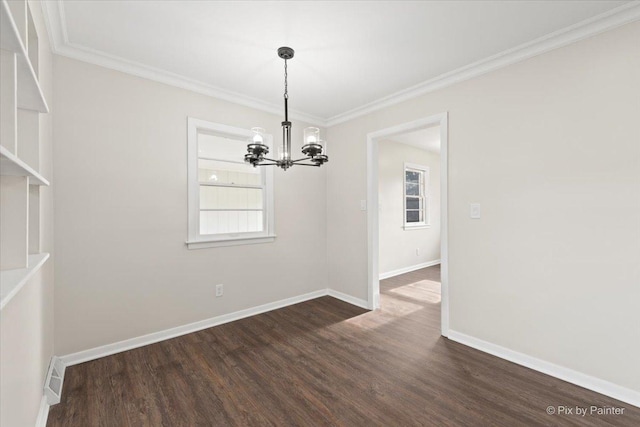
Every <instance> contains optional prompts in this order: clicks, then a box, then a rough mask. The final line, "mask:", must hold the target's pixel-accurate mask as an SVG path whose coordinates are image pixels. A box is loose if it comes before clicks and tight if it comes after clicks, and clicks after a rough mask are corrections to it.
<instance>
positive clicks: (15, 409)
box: [0, 1, 56, 427]
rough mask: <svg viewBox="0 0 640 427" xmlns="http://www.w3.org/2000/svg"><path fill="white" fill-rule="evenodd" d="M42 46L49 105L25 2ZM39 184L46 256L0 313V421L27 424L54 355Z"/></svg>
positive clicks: (49, 121) (46, 222)
mask: <svg viewBox="0 0 640 427" xmlns="http://www.w3.org/2000/svg"><path fill="white" fill-rule="evenodd" d="M30 3H31V11H32V14H33V19H34V22H35V26H36V31H37V32H38V38H39V43H40V46H41V50H40V55H39V78H40V86H41V88H42V90H43V93H44V95H45V98H46V99H47V102H48V103H49V107H51V104H52V101H53V87H52V60H53V58H52V55H51V52H50V50H49V40H48V37H47V30H46V27H45V25H44V20H43V16H42V10H41V5H40V4H39V2H35V1H30ZM52 114H53V112H51V113H49V114H40V135H41V138H40V143H41V150H42V151H41V156H40V172H41V174H42V175H43V176H44V177H45V178H46V179H48V180H50V181H51V180H52V175H53V173H52V167H53V164H52V154H51V153H52V148H53V140H52V127H53V118H52ZM55 186H56V184H55V181H53V182H52V185H51V186H50V187H44V186H43V187H40V247H41V251H42V252H49V253H50V254H51V257H50V258H49V260H48V261H47V262H46V263H45V264H44V266H43V268H42V269H41V270H40V271H38V272H37V273H36V274H35V275H34V276H33V277H32V278H31V279H30V280H29V281H28V282H27V283H26V284H25V285H24V287H23V288H22V289H21V290H20V292H19V293H18V294H17V295H16V296H15V297H13V299H11V301H9V303H8V304H7V305H6V306H5V307H4V308H3V309H2V313H1V314H0V316H1V318H0V341H1V345H0V396H1V399H0V402H1V403H0V425H2V426H6V427H13V426H32V425H34V424H35V422H36V417H37V415H38V409H39V406H40V401H41V399H42V394H43V388H42V387H43V385H44V380H45V376H46V373H47V368H48V366H49V360H50V359H51V356H52V355H53V347H54V344H53V339H54V334H53V316H54V312H53V300H54V291H53V264H54V259H55V256H54V251H53V198H52V195H53V191H54V189H55Z"/></svg>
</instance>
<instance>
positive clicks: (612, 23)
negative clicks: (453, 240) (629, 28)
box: [326, 1, 640, 127]
mask: <svg viewBox="0 0 640 427" xmlns="http://www.w3.org/2000/svg"><path fill="white" fill-rule="evenodd" d="M638 19H640V1H633V2H631V3H628V4H625V5H622V6H620V7H617V8H615V9H611V10H609V11H607V12H605V13H602V14H600V15H596V16H594V17H591V18H589V19H586V20H584V21H581V22H578V23H576V24H574V25H571V26H569V27H565V28H563V29H561V30H558V31H555V32H553V33H549V34H547V35H545V36H542V37H540V38H537V39H535V40H532V41H530V42H527V43H524V44H521V45H519V46H516V47H514V48H511V49H507V50H505V51H503V52H500V53H498V54H496V55H493V56H489V57H487V58H485V59H481V60H480V61H477V62H474V63H472V64H469V65H466V66H464V67H461V68H458V69H456V70H453V71H450V72H448V73H445V74H441V75H440V76H438V77H435V78H433V79H430V80H427V81H425V82H422V83H419V84H417V85H415V86H412V87H409V88H407V89H403V90H401V91H398V92H396V93H394V94H391V95H389V96H385V97H383V98H380V99H377V100H375V101H373V102H370V103H368V104H365V105H362V106H360V107H357V108H354V109H352V110H349V111H346V112H344V113H341V114H338V115H335V116H333V117H329V118H328V119H327V120H326V122H327V123H326V126H327V127H331V126H334V125H337V124H340V123H344V122H347V121H349V120H352V119H355V118H357V117H360V116H364V115H366V114H369V113H372V112H374V111H377V110H381V109H383V108H386V107H389V106H391V105H395V104H398V103H400V102H403V101H407V100H409V99H412V98H416V97H418V96H420V95H424V94H426V93H429V92H434V91H436V90H438V89H443V88H445V87H447V86H451V85H453V84H456V83H459V82H462V81H465V80H469V79H472V78H474V77H478V76H481V75H483V74H486V73H488V72H491V71H494V70H497V69H499V68H503V67H506V66H507V65H511V64H514V63H516V62H520V61H524V60H525V59H529V58H532V57H534V56H537V55H540V54H543V53H545V52H549V51H551V50H553V49H557V48H560V47H563V46H566V45H569V44H571V43H575V42H578V41H580V40H583V39H586V38H588V37H591V36H594V35H596V34H599V33H602V32H605V31H608V30H612V29H614V28H616V27H619V26H621V25H624V24H628V23H630V22H633V21H636V20H638Z"/></svg>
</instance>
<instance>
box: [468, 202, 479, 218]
mask: <svg viewBox="0 0 640 427" xmlns="http://www.w3.org/2000/svg"><path fill="white" fill-rule="evenodd" d="M470 216H471V218H473V219H480V203H471V212H470Z"/></svg>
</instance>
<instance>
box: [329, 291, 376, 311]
mask: <svg viewBox="0 0 640 427" xmlns="http://www.w3.org/2000/svg"><path fill="white" fill-rule="evenodd" d="M327 295H329V296H330V297H333V298H337V299H339V300H341V301H344V302H346V303H349V304H351V305H355V306H357V307H360V308H364V309H367V310H370V307H369V303H368V302H367V301H365V300H363V299H360V298H356V297H353V296H351V295H347V294H345V293H342V292H339V291H335V290H333V289H327Z"/></svg>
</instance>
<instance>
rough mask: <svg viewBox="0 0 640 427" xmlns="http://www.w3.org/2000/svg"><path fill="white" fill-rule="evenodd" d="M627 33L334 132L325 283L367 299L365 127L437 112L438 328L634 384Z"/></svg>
mask: <svg viewBox="0 0 640 427" xmlns="http://www.w3.org/2000/svg"><path fill="white" fill-rule="evenodd" d="M638 40H640V23H637V22H636V23H632V24H628V25H625V26H623V27H620V28H618V29H615V30H612V31H609V32H606V33H603V34H600V35H598V36H595V37H592V38H588V39H586V40H584V41H581V42H578V43H575V44H572V45H569V46H566V47H563V48H561V49H557V50H554V51H551V52H548V53H546V54H544V55H540V56H537V57H534V58H531V59H529V60H526V61H523V62H520V63H518V64H514V65H511V66H509V67H506V68H503V69H500V70H497V71H495V72H492V73H489V74H486V75H483V76H480V77H477V78H474V79H472V80H468V81H466V82H462V83H459V84H456V85H454V86H451V87H448V88H445V89H442V90H439V91H436V92H433V93H429V94H426V95H423V96H420V97H418V98H415V99H412V100H409V101H405V102H403V103H401V104H397V105H394V106H391V107H388V108H386V109H383V110H380V111H376V112H374V113H371V114H369V115H366V116H363V117H360V118H357V119H354V120H352V121H350V122H346V123H343V124H340V125H336V126H334V127H331V128H330V129H329V130H328V140H329V141H331V143H332V146H331V150H332V160H331V162H332V163H331V169H329V170H328V183H327V186H328V187H327V193H328V195H329V197H328V207H327V211H328V217H327V224H328V254H329V259H328V263H329V285H330V286H331V287H333V288H335V289H337V290H339V291H342V292H344V293H347V294H350V295H352V296H354V297H357V298H363V299H366V298H367V221H366V212H363V211H360V209H359V200H360V199H364V198H365V197H366V194H367V192H366V170H365V169H366V135H367V133H369V132H372V131H376V130H379V129H384V128H387V127H391V126H394V125H397V124H400V123H406V122H410V121H412V120H416V119H419V118H423V117H426V116H430V115H434V114H438V113H442V112H445V111H448V112H449V176H448V178H449V195H448V196H449V218H448V220H449V246H450V251H449V256H450V327H451V329H452V330H455V331H458V332H461V333H464V334H467V335H470V336H473V337H476V338H479V339H482V340H486V341H488V342H491V343H494V344H498V345H500V346H503V347H506V348H509V349H512V350H515V351H518V352H521V353H525V354H527V355H530V356H533V357H536V358H539V359H542V360H546V361H549V362H552V363H555V364H558V365H560V366H564V367H569V368H571V369H574V370H576V371H579V372H582V373H585V374H588V375H592V376H594V377H597V378H601V379H604V380H607V381H610V382H612V383H615V384H617V385H620V386H623V387H627V388H630V389H633V390H636V391H640V369H638V360H640V327H638V325H640V310H639V309H638V301H640V286H638V284H639V283H640V262H639V260H640V222H639V220H638V218H640V143H639V141H640V127H639V126H638V117H640V79H639V78H638V76H639V75H640V50H639V49H638ZM470 202H479V203H481V204H482V215H483V217H482V219H480V220H471V219H470V218H469V203H470Z"/></svg>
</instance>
